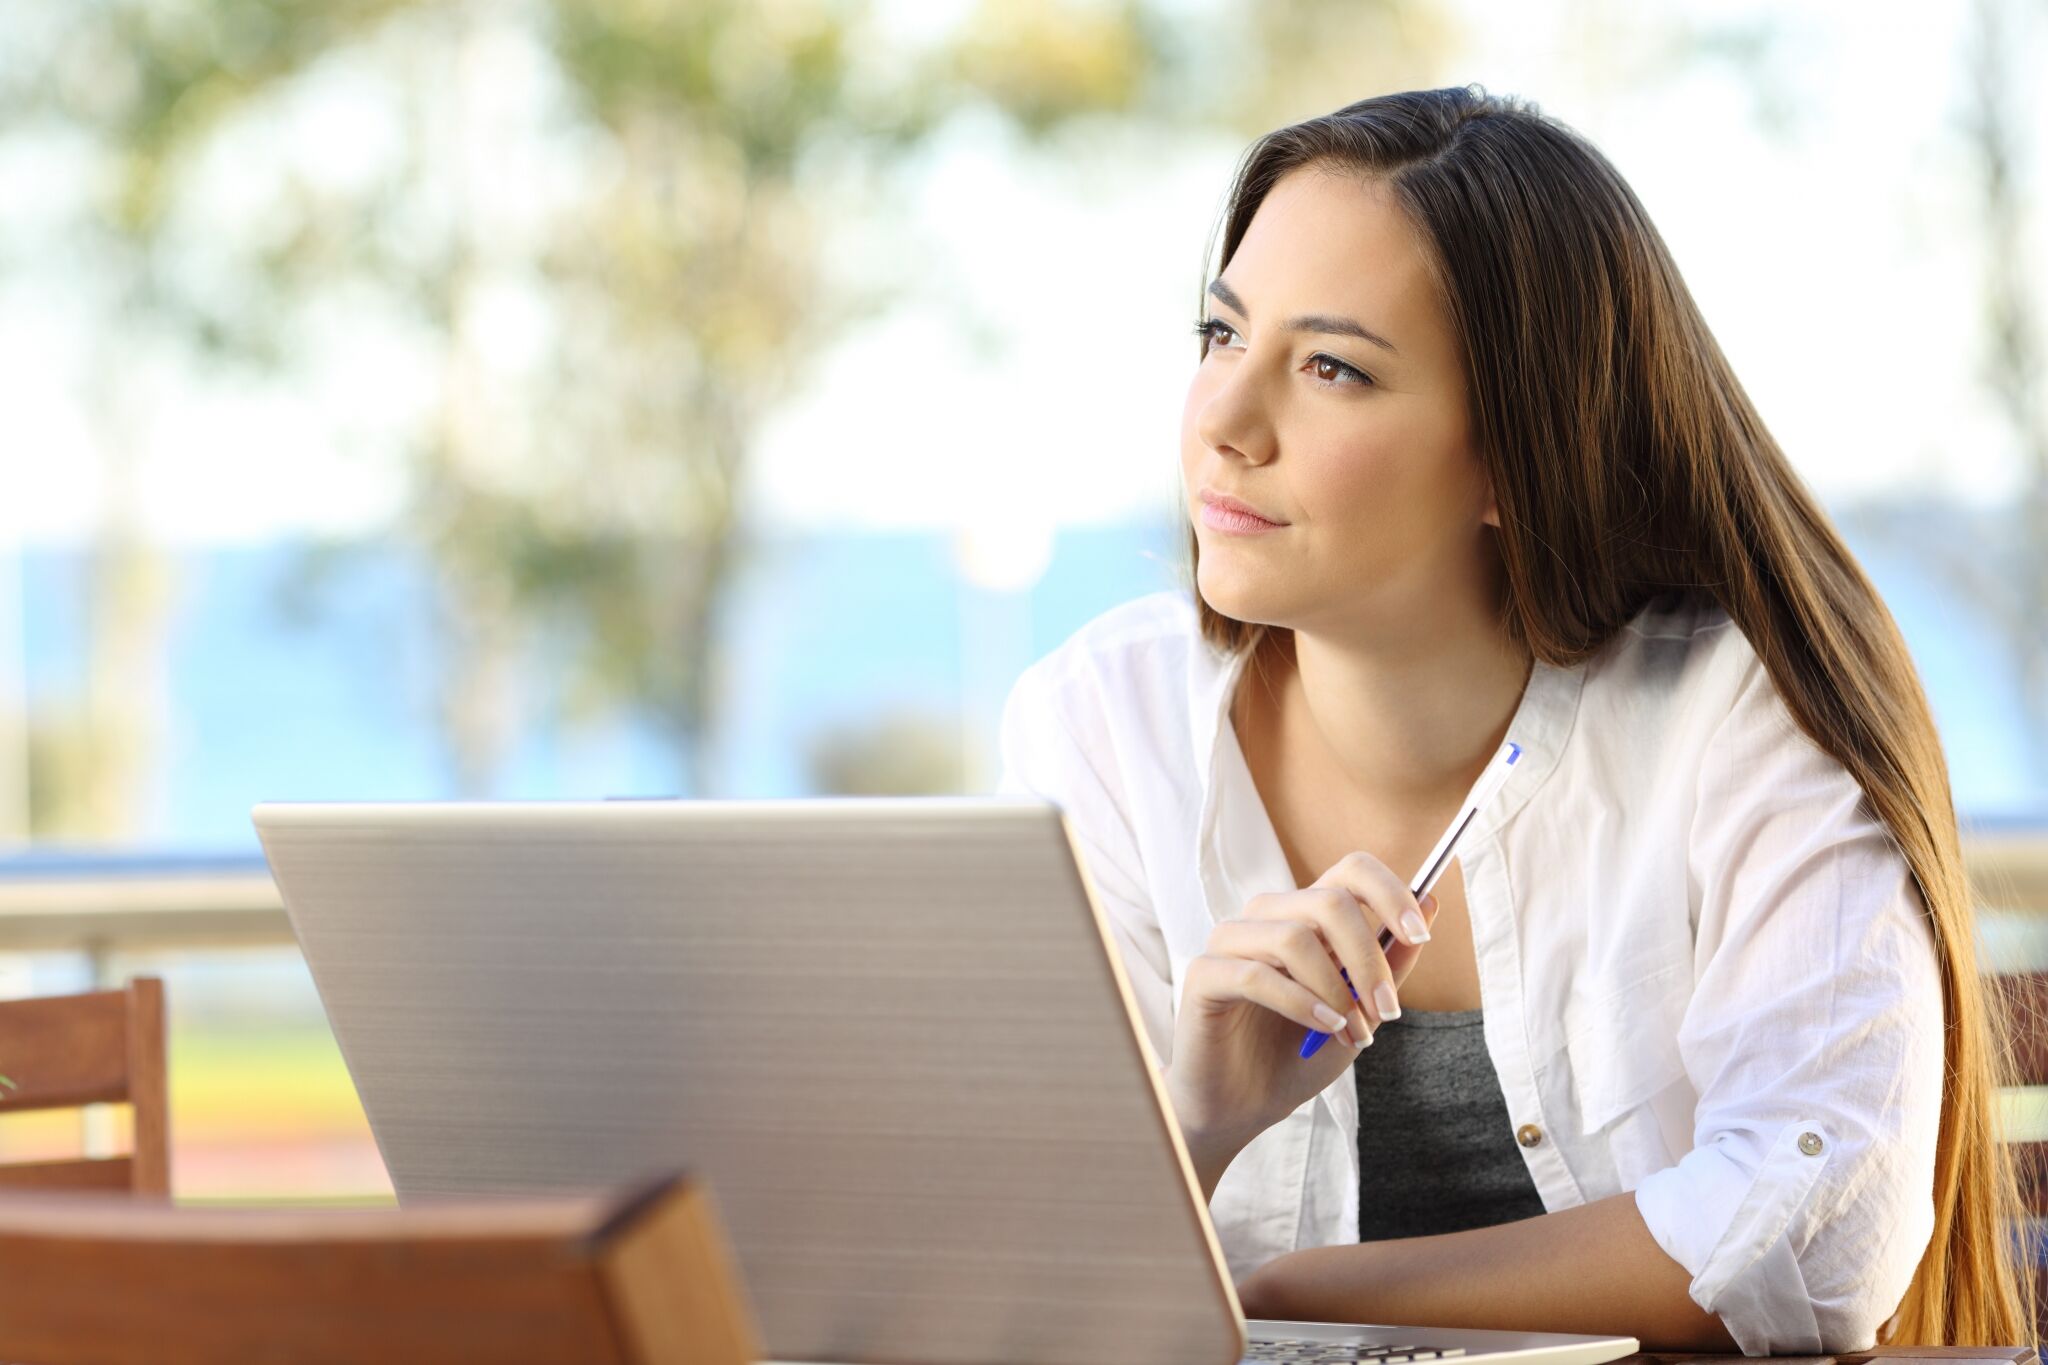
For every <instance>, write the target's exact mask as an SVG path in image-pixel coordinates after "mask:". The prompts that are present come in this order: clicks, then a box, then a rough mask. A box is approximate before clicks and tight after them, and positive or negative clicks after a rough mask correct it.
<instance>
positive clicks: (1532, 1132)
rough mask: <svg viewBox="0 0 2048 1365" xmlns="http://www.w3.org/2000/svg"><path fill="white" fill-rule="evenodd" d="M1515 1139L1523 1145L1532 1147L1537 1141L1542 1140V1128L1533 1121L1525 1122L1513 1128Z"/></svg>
mask: <svg viewBox="0 0 2048 1365" xmlns="http://www.w3.org/2000/svg"><path fill="white" fill-rule="evenodd" d="M1515 1141H1517V1142H1519V1143H1521V1144H1522V1145H1523V1146H1524V1147H1534V1146H1535V1145H1536V1144H1537V1143H1539V1142H1541V1141H1543V1130H1542V1129H1541V1128H1538V1127H1537V1126H1536V1125H1535V1124H1533V1123H1525V1124H1523V1125H1522V1126H1521V1127H1520V1128H1517V1129H1515Z"/></svg>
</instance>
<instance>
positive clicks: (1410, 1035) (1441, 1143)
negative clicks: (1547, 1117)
mask: <svg viewBox="0 0 2048 1365" xmlns="http://www.w3.org/2000/svg"><path fill="white" fill-rule="evenodd" d="M1484 1013H1485V1012H1484V1011H1483V1010H1407V1011H1404V1012H1403V1013H1402V1015H1401V1017H1400V1018H1399V1019H1389V1020H1388V1021H1387V1022H1386V1023H1384V1024H1382V1025H1381V1026H1380V1029H1379V1032H1377V1033H1376V1034H1374V1035H1373V1041H1372V1046H1371V1047H1369V1048H1366V1049H1365V1050H1364V1051H1362V1052H1360V1053H1359V1054H1358V1059H1357V1060H1356V1061H1355V1062H1353V1063H1352V1067H1351V1073H1352V1076H1353V1077H1354V1078H1355V1080H1356V1081H1357V1084H1358V1240H1359V1241H1361V1242H1379V1241H1384V1240H1386V1239H1388V1238H1391V1237H1425V1236H1428V1235H1430V1234H1432V1233H1438V1232H1458V1231H1460V1230H1462V1229H1465V1228H1483V1227H1491V1226H1492V1225H1493V1224H1495V1223H1509V1222H1513V1221H1514V1220H1516V1219H1518V1218H1533V1217H1535V1216H1536V1215H1537V1214H1539V1213H1542V1212H1544V1211H1545V1210H1544V1208H1543V1197H1542V1196H1541V1195H1539V1194H1538V1193H1537V1192H1536V1185H1535V1182H1534V1181H1532V1180H1530V1179H1529V1168H1528V1167H1527V1166H1526V1165H1524V1164H1523V1162H1522V1154H1521V1152H1520V1151H1519V1150H1518V1149H1517V1148H1516V1145H1515V1126H1514V1124H1513V1123H1512V1122H1510V1121H1509V1119H1508V1106H1507V1101H1506V1099H1504V1098H1503V1097H1502V1095H1501V1092H1500V1080H1499V1078H1498V1077H1497V1076H1495V1075H1494V1072H1493V1062H1492V1060H1491V1059H1490V1058H1489V1057H1488V1056H1487V1055H1486V1038H1485V1036H1484V1034H1483V1033H1482V1031H1481V1028H1480V1021H1481V1019H1482V1018H1483V1016H1484Z"/></svg>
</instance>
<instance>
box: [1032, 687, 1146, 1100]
mask: <svg viewBox="0 0 2048 1365" xmlns="http://www.w3.org/2000/svg"><path fill="white" fill-rule="evenodd" d="M1081 686H1082V684H1081V683H1079V682H1068V683H1065V684H1060V683H1056V682H1055V680H1054V679H1053V677H1052V676H1050V675H1049V673H1048V670H1047V666H1046V662H1045V661H1043V660H1041V661H1040V662H1039V663H1036V664H1033V665H1032V666H1031V667H1030V668H1027V669H1026V670H1025V671H1024V672H1023V674H1022V675H1020V676H1019V677H1018V679H1017V681H1016V683H1015V684H1014V685H1013V686H1012V687H1011V689H1010V694H1009V697H1008V699H1007V700H1006V701H1005V702H1004V703H1003V719H1002V728H1001V736H1000V739H999V749H1000V757H1001V761H1002V775H1001V776H1000V777H999V778H998V780H997V783H996V790H995V795H997V796H1035V797H1039V798H1041V799H1043V800H1047V801H1051V802H1052V803H1053V804H1054V805H1056V806H1058V807H1059V808H1060V811H1061V813H1062V814H1063V815H1064V816H1065V817H1066V824H1067V828H1068V830H1069V831H1070V832H1071V833H1072V835H1073V838H1074V841H1075V843H1076V844H1077V845H1079V850H1080V854H1081V860H1082V864H1083V870H1084V871H1085V872H1086V874H1087V877H1088V880H1089V882H1090V883H1091V884H1092V885H1093V886H1094V888H1095V896H1096V901H1097V903H1098V904H1100V905H1101V907H1102V912H1103V914H1104V915H1105V916H1106V917H1107V918H1108V920H1109V928H1110V937H1111V940H1112V941H1113V943H1114V944H1115V947H1116V950H1117V954H1118V956H1119V957H1120V958H1121V959H1122V961H1123V969H1124V975H1125V977H1126V978H1127V979H1128V980H1129V982H1130V985H1131V992H1132V994H1133V995H1134V996H1135V997H1136V998H1137V1004H1138V1013H1139V1016H1140V1018H1141V1019H1142V1021H1143V1023H1144V1027H1145V1041H1146V1043H1147V1044H1148V1045H1149V1046H1150V1048H1151V1050H1152V1062H1153V1066H1154V1068H1155V1069H1157V1068H1159V1067H1163V1066H1165V1065H1166V1064H1167V1063H1168V1062H1170V1061H1171V1060H1172V1056H1173V987H1172V975H1171V968H1170V964H1169V961H1168V957H1167V948H1166V936H1165V934H1164V933H1163V932H1162V931H1161V929H1160V927H1159V919H1158V916H1157V915H1156V914H1155V913H1154V912H1153V909H1152V904H1151V897H1150V895H1149V894H1148V893H1147V890H1146V880H1145V872H1144V865H1143V863H1142V862H1141V861H1140V858H1139V852H1138V842H1137V838H1136V836H1135V835H1134V834H1133V832H1132V828H1131V821H1130V819H1129V817H1128V816H1127V815H1126V813H1125V811H1124V809H1123V807H1122V806H1121V805H1120V804H1119V800H1118V795H1117V793H1118V792H1119V791H1120V790H1121V784H1120V783H1117V782H1116V781H1115V779H1114V775H1113V774H1114V768H1113V748H1112V746H1111V745H1110V743H1109V737H1108V736H1107V735H1106V734H1102V733H1100V729H1101V725H1102V722H1101V721H1100V720H1099V719H1097V720H1095V721H1093V722H1092V723H1091V721H1090V716H1089V712H1088V711H1087V709H1086V708H1085V707H1083V706H1080V705H1079V701H1080V695H1079V693H1078V691H1077V689H1079V688H1080V687H1081ZM1070 713H1071V714H1070ZM1098 714H1099V708H1098ZM1077 730H1079V731H1080V732H1081V734H1086V735H1088V736H1089V737H1088V739H1087V740H1086V741H1085V742H1084V740H1083V739H1082V738H1081V737H1080V736H1079V735H1077V733H1076V732H1077Z"/></svg>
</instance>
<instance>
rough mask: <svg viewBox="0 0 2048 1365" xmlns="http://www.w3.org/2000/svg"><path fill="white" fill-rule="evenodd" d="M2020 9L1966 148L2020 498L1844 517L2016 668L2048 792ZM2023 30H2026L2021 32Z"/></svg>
mask: <svg viewBox="0 0 2048 1365" xmlns="http://www.w3.org/2000/svg"><path fill="white" fill-rule="evenodd" d="M2017 13H2018V4H2017V3H2016V0H1975V4H1974V6H1973V8H1972V12H1971V14H1972V22H1971V31H1970V36H1969V42H1968V46H1967V49H1966V65H1965V76H1966V79H1967V82H1968V83H1967V85H1966V86H1965V90H1964V98H1965V108H1964V113H1963V117H1962V119H1961V122H1960V129H1959V131H1960V132H1961V135H1962V142H1963V146H1964V148H1965V149H1966V150H1967V152H1968V154H1969V156H1970V159H1971V161H1972V163H1973V164H1972V167H1971V169H1972V171H1973V172H1974V176H1973V178H1974V180H1975V183H1976V186H1977V192H1978V199H1977V203H1976V205H1975V209H1976V212H1975V213H1974V215H1972V219H1973V222H1974V225H1975V226H1976V227H1977V229H1978V232H1979V233H1980V238H1979V241H1980V245H1981V253H1982V257H1981V258H1982V270H1983V276H1982V278H1983V292H1982V299H1983V309H1984V311H1983V319H1984V332H1983V354H1982V358H1981V361H1980V365H1981V371H1980V372H1981V374H1982V377H1983V381H1984V385H1985V388H1986V390H1987V392H1988V393H1989V395H1990V398H1991V402H1992V408H1993V410H1994V411H1995V412H1996V413H1997V414H1998V416H1999V418H2000V419H2001V420H2002V422H2003V424H2004V426H2005V428H2006V430H2007V432H2008V434H2009V437H2010V440H2011V453H2012V455H2013V457H2014V459H2015V461H2016V463H2017V464H2018V466H2019V490H2018V493H2017V495H2016V496H2015V498H2014V500H2013V501H2012V502H2011V503H2010V504H2006V505H1999V506H1993V507H1988V508H1985V507H1977V506H1974V505H1972V504H1971V503H1970V502H1969V501H1968V500H1965V499H1960V498H1953V497H1936V498H1928V497H1915V498H1912V499H1875V500H1872V501H1870V502H1868V503H1865V504H1864V505H1862V506H1859V507H1857V508H1855V509H1853V511H1852V512H1851V513H1850V515H1849V516H1848V517H1846V518H1845V520H1846V521H1848V522H1850V523H1851V524H1853V525H1854V526H1856V527H1857V528H1858V529H1859V530H1861V531H1863V532H1864V533H1866V534H1869V535H1871V536H1873V537H1879V538H1882V539H1883V540H1884V541H1885V542H1886V543H1888V544H1890V545H1893V546H1896V547H1898V548H1899V549H1901V550H1903V551H1905V552H1906V553H1907V554H1909V555H1910V556H1911V557H1912V558H1913V559H1914V560H1916V561H1917V562H1919V563H1920V564H1922V565H1924V566H1926V567H1927V568H1928V569H1929V570H1931V571H1932V572H1933V574H1934V575H1935V576H1936V578H1937V580H1938V581H1940V582H1942V583H1943V584H1945V585H1946V586H1947V587H1949V588H1950V589H1952V590H1953V599H1952V600H1953V601H1954V604H1955V606H1956V608H1957V609H1958V611H1959V613H1960V614H1961V615H1962V616H1963V617H1965V618H1969V617H1974V618H1976V619H1977V620H1978V621H1979V622H1981V623H1983V624H1985V625H1988V626H1989V627H1990V628H1991V631H1992V634H1993V635H1994V637H1995V638H1996V640H1997V641H1998V643H1999V644H2000V645H2001V646H2002V647H2003V649H2004V651H2005V653H2006V655H2007V658H2008V659H2009V660H2010V662H2011V669H2012V673H2011V676H2012V679H2013V681H2014V683H2015V684H2016V686H2017V690H2018V694H2019V702H2020V708H2021V713H2022V716H2023V718H2024V721H2025V724H2026V727H2027V733H2026V734H2024V735H2022V736H2016V737H2015V739H2016V742H2017V744H2018V745H2021V746H2023V747H2024V749H2025V752H2026V754H2027V758H2028V762H2029V765H2030V767H2031V769H2032V777H2033V780H2034V783H2035V784H2036V785H2037V786H2048V391H2044V384H2048V371H2044V368H2043V358H2042V353H2041V346H2042V338H2043V326H2042V321H2041V316H2040V312H2039V303H2038V301H2039V299H2040V294H2039V292H2038V287H2037V285H2036V284H2035V281H2034V279H2033V277H2032V271H2033V269H2034V268H2035V263H2034V262H2033V261H2030V260H2029V259H2028V255H2027V248H2028V246H2029V245H2031V244H2036V243H2038V241H2039V238H2038V237H2035V236H2030V235H2029V233H2028V231H2027V220H2028V212H2029V209H2028V199H2029V189H2030V187H2029V186H2028V185H2027V184H2026V176H2027V160H2026V157H2025V156H2024V150H2025V149H2024V143H2023V138H2022V133H2021V130H2022V129H2023V128H2025V127H2026V126H2027V122H2028V115H2027V111H2026V110H2025V109H2024V107H2023V104H2024V101H2025V99H2026V98H2027V97H2028V96H2034V97H2037V98H2038V95H2039V82H2038V81H2037V80H2034V81H2030V80H2028V79H2027V78H2026V77H2025V76H2024V74H2023V73H2025V72H2027V71H2031V70H2036V69H2037V68H2038V66H2039V61H2038V59H2037V58H2036V57H2035V56H2034V54H2033V53H2032V52H2030V51H2029V48H2030V46H2031V45H2030V44H2029V43H2027V42H2025V41H2021V40H2020V38H2019V35H2018V34H2016V33H2015V32H2014V27H2013V23H2012V21H2013V19H2014V16H2015V15H2016V14H2017ZM2020 31H2021V32H2022V33H2023V32H2025V31H2026V30H2025V29H2024V27H2022V28H2021V30H2020Z"/></svg>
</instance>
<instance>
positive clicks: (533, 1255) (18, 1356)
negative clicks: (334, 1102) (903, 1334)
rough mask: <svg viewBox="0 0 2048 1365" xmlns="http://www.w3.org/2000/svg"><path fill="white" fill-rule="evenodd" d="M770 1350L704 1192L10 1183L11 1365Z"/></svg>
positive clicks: (684, 1356) (564, 1358) (5, 1198)
mask: <svg viewBox="0 0 2048 1365" xmlns="http://www.w3.org/2000/svg"><path fill="white" fill-rule="evenodd" d="M763 1354H765V1352H764V1349H763V1347H762V1345H761V1335H760V1331H759V1327H758V1324H757V1321H756V1319H755V1316H754V1310H753V1306H752V1302H751V1300H750V1299H749V1297H748V1296H747V1293H746V1290H745V1287H744V1285H743V1283H742V1282H741V1280H740V1278H739V1274H738V1270H737V1260H736V1258H735V1257H734V1256H733V1255H732V1251H731V1247H730V1245H729V1243H728V1242H727V1240H726V1236H725V1230H724V1223H723V1221H722V1219H721V1218H720V1217H719V1215H718V1212H717V1207H716V1205H715V1203H714V1202H713V1200H712V1198H711V1194H710V1191H709V1189H708V1187H706V1186H704V1185H703V1184H702V1183H701V1182H699V1181H696V1180H693V1179H692V1178H690V1177H689V1176H688V1175H687V1174H674V1175H669V1176H665V1177H663V1178H661V1179H659V1180H657V1181H654V1182H652V1183H650V1184H648V1185H644V1186H641V1187H638V1188H636V1189H635V1190H632V1191H630V1192H628V1193H627V1194H626V1195H625V1196H624V1197H622V1198H602V1197H590V1198H543V1197H535V1196H520V1197H506V1198H502V1199H494V1200H488V1201H486V1200H474V1199H470V1200H463V1201H459V1202H457V1201H444V1202H438V1203H432V1204H421V1205H409V1206H407V1207H405V1208H402V1209H400V1208H372V1209H350V1208H343V1209H337V1208H321V1209H286V1208H234V1209H219V1208H206V1209H199V1208H184V1207H173V1206H171V1205H169V1204H165V1203H156V1202H152V1201H135V1200H126V1199H118V1200H117V1199H106V1198H101V1197H94V1196H87V1195H79V1194H66V1193H52V1192H48V1191H31V1192H20V1193H14V1194H4V1193H0V1359H5V1360H34V1361H38V1362H43V1363H44V1365H60V1363H61V1362H66V1361H87V1360H90V1361H98V1362H106V1365H128V1362H138V1363H139V1362H144V1361H147V1362H152V1365H181V1362H188V1361H190V1362H197V1361H208V1362H212V1361H223V1360H292V1361H304V1362H321V1361H363V1360H375V1361H381V1362H394V1365H397V1363H402V1362H410V1361H457V1360H489V1361H496V1362H505V1363H506V1365H525V1363H526V1362H541V1361H561V1362H577V1365H654V1363H655V1362H676V1363H677V1365H740V1363H741V1362H748V1361H755V1360H758V1359H760V1357H761V1356H762V1355H763Z"/></svg>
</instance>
